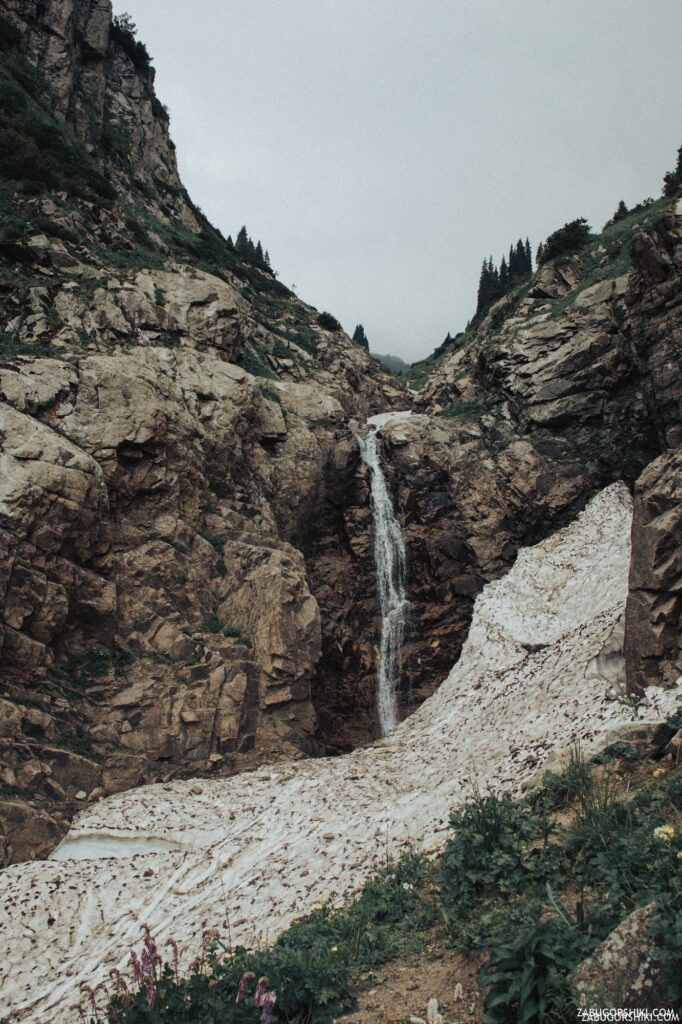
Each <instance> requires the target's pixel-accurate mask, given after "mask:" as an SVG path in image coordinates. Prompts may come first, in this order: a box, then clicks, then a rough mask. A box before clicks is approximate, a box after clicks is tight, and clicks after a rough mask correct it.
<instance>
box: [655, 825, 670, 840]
mask: <svg viewBox="0 0 682 1024" xmlns="http://www.w3.org/2000/svg"><path fill="white" fill-rule="evenodd" d="M654 836H655V838H656V839H665V841H666V842H668V843H670V842H672V840H673V839H674V838H675V829H674V828H673V826H672V825H659V826H658V828H655V829H654Z"/></svg>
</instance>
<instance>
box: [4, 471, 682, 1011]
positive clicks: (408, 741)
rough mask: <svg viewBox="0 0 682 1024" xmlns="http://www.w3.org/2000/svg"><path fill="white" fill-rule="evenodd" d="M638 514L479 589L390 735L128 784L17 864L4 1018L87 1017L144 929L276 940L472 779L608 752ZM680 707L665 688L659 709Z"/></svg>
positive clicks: (9, 875)
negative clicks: (51, 854) (450, 656)
mask: <svg viewBox="0 0 682 1024" xmlns="http://www.w3.org/2000/svg"><path fill="white" fill-rule="evenodd" d="M630 518H631V507H630V498H629V494H628V492H627V490H626V488H625V487H624V486H622V485H614V486H612V487H610V488H608V489H607V490H606V491H603V492H602V493H601V494H600V495H598V496H597V497H596V498H595V499H594V500H593V501H592V502H591V503H590V505H589V506H588V507H587V509H586V510H585V512H584V513H583V514H582V515H581V516H580V517H579V519H578V520H577V521H576V522H575V523H574V524H573V525H571V526H570V527H568V528H567V529H565V530H563V531H561V532H560V533H557V534H555V535H554V536H553V537H551V538H549V539H548V540H546V541H544V542H543V543H542V544H538V545H537V546H536V547H533V548H530V549H526V550H524V551H522V552H521V553H520V555H519V558H518V560H517V562H516V564H515V566H514V568H513V569H512V570H511V571H510V572H509V574H508V575H507V576H506V577H505V578H504V579H502V580H499V581H498V582H496V583H493V584H491V585H490V586H488V587H486V588H485V590H484V591H483V593H482V594H481V596H480V597H479V598H478V600H477V602H476V607H475V611H474V618H473V623H472V627H471V631H470V634H469V638H468V640H467V642H466V644H465V646H464V649H463V651H462V656H461V658H460V660H459V662H458V663H457V664H456V665H455V667H454V668H453V670H452V672H451V673H450V675H449V677H448V679H447V680H446V681H445V682H444V683H443V685H442V686H441V687H440V689H439V690H438V691H437V692H436V693H435V694H434V695H433V697H431V698H430V699H429V700H428V701H427V702H426V703H425V704H424V705H423V706H422V707H421V708H420V709H419V711H418V712H417V713H416V714H415V715H413V716H412V718H410V719H408V720H407V721H406V722H404V723H402V725H400V726H399V727H398V728H397V729H396V730H395V731H394V732H393V733H392V734H391V735H390V737H388V738H387V739H385V740H382V741H381V742H379V743H377V744H375V745H374V746H372V747H367V748H364V749H362V750H357V751H355V752H354V753H352V754H349V755H348V756H346V757H343V758H334V759H330V760H315V761H314V760H309V761H303V762H297V763H295V764H289V765H277V766H275V767H272V768H262V769H260V770H258V771H257V772H254V773H249V774H244V775H240V776H236V777H235V778H232V779H225V780H215V781H206V782H202V783H201V787H200V789H201V791H200V792H198V793H197V788H198V787H197V785H196V783H193V782H175V783H168V784H166V785H156V786H148V787H145V788H142V789H137V790H134V791H131V792H128V793H121V794H118V795H117V796H114V797H111V798H109V799H108V800H104V801H102V802H101V803H99V804H96V805H94V806H93V807H91V808H90V809H88V810H87V811H85V812H83V814H81V815H80V816H79V818H78V819H77V820H76V821H75V822H74V825H73V827H72V829H71V832H70V833H69V835H68V836H67V838H66V840H65V841H64V843H63V844H62V845H61V847H60V848H59V858H60V859H59V860H55V859H53V860H50V861H44V862H39V863H36V862H34V863H29V864H19V865H16V866H13V867H10V868H7V869H5V870H4V871H3V872H0V907H1V908H2V909H1V912H0V972H4V976H0V977H1V980H0V991H1V992H2V998H1V999H0V1004H1V1005H2V1010H3V1013H4V1014H5V1015H9V1016H10V1019H11V1020H12V1021H34V1022H41V1024H44V1022H47V1021H50V1022H54V1024H59V1022H64V1024H66V1022H70V1021H72V1020H74V1019H75V1013H74V1011H73V1007H74V1006H75V1005H77V1004H78V1003H79V1002H80V1001H81V994H80V992H79V986H80V985H81V984H82V983H83V982H88V983H90V984H93V983H96V982H98V981H101V980H106V979H107V977H108V973H109V970H110V968H111V967H113V966H116V965H118V966H121V967H123V966H124V965H125V963H126V960H127V952H128V950H129V949H130V947H131V946H132V945H137V944H138V943H139V936H140V925H141V924H142V923H145V924H148V925H149V927H150V928H151V930H152V932H153V933H154V935H155V936H156V938H157V941H158V943H159V947H160V948H161V949H162V950H165V949H166V943H167V942H168V940H169V939H170V938H172V937H173V938H175V939H177V940H178V941H179V943H180V948H181V953H182V956H183V959H184V961H185V962H187V961H188V960H189V958H190V957H191V956H192V955H194V954H195V953H196V952H197V951H198V948H199V945H200V942H201V933H202V930H203V929H205V928H208V927H217V928H221V929H223V930H224V931H226V929H225V925H226V913H227V912H229V916H230V925H231V932H232V940H233V941H234V942H243V943H246V944H250V943H252V942H253V941H254V940H255V939H256V938H257V937H259V936H269V937H273V936H274V935H275V934H276V933H277V932H279V931H281V930H282V929H283V928H285V927H286V925H287V924H288V923H289V921H290V920H291V918H292V917H295V916H298V915H300V914H301V913H304V912H305V911H306V910H309V909H311V907H312V905H313V904H314V903H315V902H316V901H317V900H319V899H320V898H325V897H326V896H328V895H329V894H330V893H332V892H335V893H337V894H342V893H350V892H352V891H353V890H354V889H356V888H357V887H359V886H360V885H361V884H362V882H363V881H364V880H365V879H366V878H367V877H368V876H369V875H370V874H371V873H372V871H373V870H374V869H375V868H376V867H377V866H378V865H379V864H380V863H382V862H383V861H384V860H385V857H386V851H387V848H388V849H390V850H391V852H398V850H399V849H400V847H401V846H402V845H403V844H404V843H405V842H407V841H410V840H416V841H418V842H422V841H424V842H429V843H430V842H432V841H433V839H434V833H437V832H440V831H442V830H443V829H444V827H445V824H446V822H447V819H448V813H449V811H450V809H451V808H452V807H453V806H454V805H456V804H459V803H461V802H462V801H463V800H464V799H465V798H466V796H467V795H468V794H469V793H470V792H471V786H472V784H473V783H474V782H477V783H478V784H479V785H480V786H482V787H488V786H489V787H491V788H492V789H493V790H497V791H499V790H512V791H515V790H518V789H519V787H520V786H521V784H522V783H523V782H524V781H525V780H526V779H528V778H529V777H530V776H531V775H533V774H534V773H535V772H536V770H537V768H538V766H539V765H540V764H541V763H542V762H543V760H544V759H545V758H546V756H547V755H548V754H549V753H550V752H551V751H552V750H553V749H555V748H558V747H566V746H567V745H568V744H570V743H571V742H572V741H574V740H580V741H582V742H583V743H584V744H585V746H586V747H587V748H588V749H591V748H595V747H597V746H599V745H600V744H601V745H603V743H604V736H605V734H606V732H607V731H608V730H609V729H610V728H611V727H613V726H614V725H616V724H619V723H621V722H623V721H627V720H628V712H627V709H625V708H624V707H623V706H622V705H621V704H619V703H618V702H617V701H616V700H614V699H613V696H612V695H611V696H610V695H609V692H608V691H609V689H610V688H612V687H613V685H614V682H615V683H616V684H617V683H618V674H619V672H620V671H622V659H621V661H620V662H619V659H618V653H617V649H616V648H617V642H616V638H617V637H618V633H619V622H620V620H621V617H622V613H623V609H624V603H625V597H626V592H627V572H628V561H629V535H630ZM619 666H620V667H619ZM602 668H604V671H602ZM676 699H677V695H676V694H674V693H672V692H668V693H665V694H664V693H660V692H657V693H656V694H652V695H651V702H652V704H653V706H654V708H655V710H656V711H658V712H659V713H660V716H661V717H663V716H664V715H665V714H666V713H667V711H668V710H669V709H672V708H673V707H674V706H675V703H676ZM193 789H194V793H193V792H192V790H193ZM112 840H115V842H114V843H113V845H112ZM141 843H142V844H147V843H148V844H149V846H146V847H145V846H144V845H143V846H142V849H145V850H148V851H150V852H144V853H140V852H139V850H140V849H141V847H140V844H141ZM161 844H167V846H168V849H167V852H159V846H160V845H161ZM151 851H155V852H151ZM84 852H86V853H87V856H88V858H90V859H86V860H83V859H77V858H79V857H81V856H82V855H83V853H84ZM71 856H73V859H68V858H70V857H71ZM95 858H96V859H95Z"/></svg>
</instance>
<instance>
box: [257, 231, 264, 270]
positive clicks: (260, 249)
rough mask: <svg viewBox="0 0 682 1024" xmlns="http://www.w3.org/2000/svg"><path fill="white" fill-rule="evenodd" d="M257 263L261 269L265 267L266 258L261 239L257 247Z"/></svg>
mask: <svg viewBox="0 0 682 1024" xmlns="http://www.w3.org/2000/svg"><path fill="white" fill-rule="evenodd" d="M256 263H257V264H258V266H259V267H263V266H265V256H264V255H263V246H262V245H261V244H260V238H259V239H258V244H257V245H256Z"/></svg>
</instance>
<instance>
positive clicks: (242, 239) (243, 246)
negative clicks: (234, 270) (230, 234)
mask: <svg viewBox="0 0 682 1024" xmlns="http://www.w3.org/2000/svg"><path fill="white" fill-rule="evenodd" d="M234 247H235V249H236V250H237V252H238V253H239V255H240V256H247V257H248V255H249V236H248V234H247V231H246V226H244V227H241V228H240V229H239V234H238V235H237V241H236V242H235V246H234Z"/></svg>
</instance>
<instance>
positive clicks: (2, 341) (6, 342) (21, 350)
mask: <svg viewBox="0 0 682 1024" xmlns="http://www.w3.org/2000/svg"><path fill="white" fill-rule="evenodd" d="M50 355H52V353H51V352H50V348H49V345H32V344H29V343H28V342H26V341H22V340H21V338H18V337H17V336H16V335H14V334H5V332H4V331H0V359H11V358H13V357H14V356H37V357H39V358H43V359H44V358H45V357H46V356H50Z"/></svg>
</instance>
